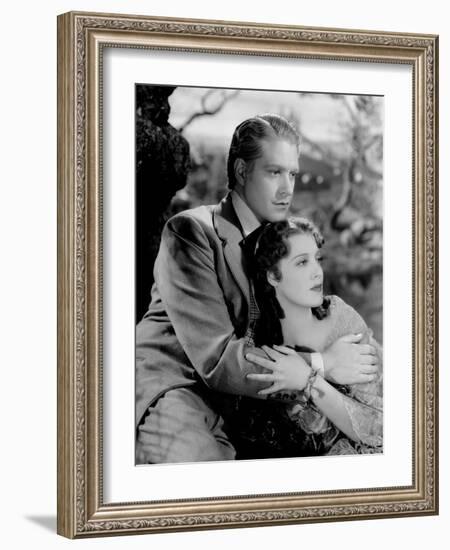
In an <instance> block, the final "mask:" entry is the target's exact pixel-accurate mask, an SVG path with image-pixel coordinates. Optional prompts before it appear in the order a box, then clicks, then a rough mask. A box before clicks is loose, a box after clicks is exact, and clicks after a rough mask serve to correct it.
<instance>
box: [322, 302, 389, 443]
mask: <svg viewBox="0 0 450 550" xmlns="http://www.w3.org/2000/svg"><path fill="white" fill-rule="evenodd" d="M333 298H334V304H333V306H334V308H335V313H336V321H337V322H336V325H335V326H337V327H339V332H340V334H337V335H336V338H339V337H340V336H343V335H344V334H349V333H352V332H353V333H361V332H362V333H363V339H362V340H361V342H362V343H369V344H371V345H373V346H374V347H375V350H376V353H377V355H378V361H379V365H380V368H379V372H378V376H377V378H376V380H374V381H373V382H368V383H366V384H353V385H352V386H347V392H346V393H347V395H344V404H345V408H346V410H347V413H348V415H349V418H350V421H351V423H352V428H353V431H354V432H355V434H356V435H357V436H358V438H359V440H360V442H361V444H362V445H364V446H366V445H367V446H369V447H373V448H376V449H381V448H382V446H383V373H382V360H383V355H382V348H381V346H380V345H379V344H378V342H377V341H376V340H375V338H374V337H373V333H372V331H371V330H370V329H369V328H368V327H367V325H366V323H365V322H364V320H363V319H362V317H361V316H360V315H359V313H357V312H356V311H355V310H354V309H353V308H352V307H351V306H349V305H348V304H346V303H345V302H344V301H343V300H341V299H340V298H338V297H333Z"/></svg>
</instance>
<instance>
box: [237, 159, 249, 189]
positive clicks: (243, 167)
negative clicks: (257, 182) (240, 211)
mask: <svg viewBox="0 0 450 550" xmlns="http://www.w3.org/2000/svg"><path fill="white" fill-rule="evenodd" d="M234 175H235V176H236V181H237V183H238V184H239V185H242V186H244V184H245V180H246V178H247V164H246V162H245V160H243V159H240V158H237V159H236V160H235V161H234Z"/></svg>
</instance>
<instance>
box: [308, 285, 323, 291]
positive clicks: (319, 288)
mask: <svg viewBox="0 0 450 550" xmlns="http://www.w3.org/2000/svg"><path fill="white" fill-rule="evenodd" d="M322 287H323V284H322V283H321V284H320V285H316V286H313V287H312V288H311V290H313V291H314V292H322Z"/></svg>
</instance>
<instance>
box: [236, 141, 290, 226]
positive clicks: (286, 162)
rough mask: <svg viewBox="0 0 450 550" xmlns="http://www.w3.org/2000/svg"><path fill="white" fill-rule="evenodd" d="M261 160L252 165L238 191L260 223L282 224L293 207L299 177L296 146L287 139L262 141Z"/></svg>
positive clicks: (248, 166)
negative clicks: (279, 222) (297, 176)
mask: <svg viewBox="0 0 450 550" xmlns="http://www.w3.org/2000/svg"><path fill="white" fill-rule="evenodd" d="M261 152H262V154H261V156H260V157H259V158H257V159H256V160H254V161H253V162H252V163H251V164H247V165H246V166H247V170H246V173H245V175H244V177H243V178H242V181H238V184H237V187H238V189H239V194H240V195H241V196H242V198H243V199H244V201H245V202H246V203H247V205H248V206H249V207H250V208H251V209H252V211H253V212H254V214H255V216H256V217H257V218H258V220H259V221H260V222H263V221H269V222H275V221H279V220H283V219H284V218H286V216H287V211H288V209H289V206H290V204H291V200H292V194H293V191H294V183H295V176H296V174H297V173H298V149H297V146H296V145H295V144H293V143H291V142H289V141H287V140H286V139H280V138H274V139H263V140H261Z"/></svg>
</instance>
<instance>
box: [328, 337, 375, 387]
mask: <svg viewBox="0 0 450 550" xmlns="http://www.w3.org/2000/svg"><path fill="white" fill-rule="evenodd" d="M362 336H363V335H362V334H347V335H346V336H342V337H341V338H339V339H338V340H336V342H333V344H331V346H329V347H328V348H327V349H326V350H325V351H324V352H323V353H322V357H323V362H324V365H325V378H326V380H328V381H329V382H333V383H335V384H363V383H366V382H372V381H373V380H375V379H376V378H377V376H378V358H377V356H376V351H375V348H374V347H373V346H371V345H370V344H360V343H359V342H360V340H361V338H362Z"/></svg>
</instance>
